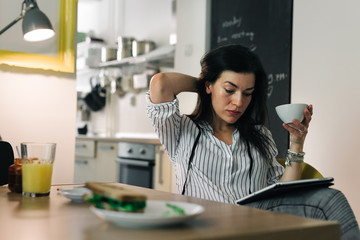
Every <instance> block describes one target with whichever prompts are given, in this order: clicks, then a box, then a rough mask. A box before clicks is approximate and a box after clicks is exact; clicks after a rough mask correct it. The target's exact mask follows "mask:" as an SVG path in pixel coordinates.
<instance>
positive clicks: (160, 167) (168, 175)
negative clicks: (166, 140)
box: [154, 145, 177, 193]
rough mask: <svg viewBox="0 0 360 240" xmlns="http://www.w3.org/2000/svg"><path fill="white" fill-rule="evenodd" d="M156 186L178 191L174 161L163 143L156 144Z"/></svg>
mask: <svg viewBox="0 0 360 240" xmlns="http://www.w3.org/2000/svg"><path fill="white" fill-rule="evenodd" d="M154 188H155V189H156V190H160V191H165V192H174V193H176V192H177V191H176V182H175V175H174V171H173V167H172V163H171V161H170V158H169V156H168V155H167V153H166V152H165V150H164V148H163V147H162V146H161V145H157V146H156V155H155V178H154Z"/></svg>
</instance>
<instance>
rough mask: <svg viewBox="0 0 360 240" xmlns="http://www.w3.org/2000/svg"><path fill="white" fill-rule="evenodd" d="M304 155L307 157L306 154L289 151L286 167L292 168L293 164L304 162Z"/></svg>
mask: <svg viewBox="0 0 360 240" xmlns="http://www.w3.org/2000/svg"><path fill="white" fill-rule="evenodd" d="M304 155H305V153H304V152H301V153H297V152H293V151H290V149H288V151H287V155H286V161H285V165H286V166H290V165H291V162H299V163H302V162H304Z"/></svg>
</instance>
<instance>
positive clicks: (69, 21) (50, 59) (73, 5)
mask: <svg viewBox="0 0 360 240" xmlns="http://www.w3.org/2000/svg"><path fill="white" fill-rule="evenodd" d="M76 9H77V0H60V19H59V23H60V26H59V32H58V37H59V41H58V42H59V44H58V52H57V55H56V56H46V55H41V54H36V53H22V52H14V51H7V50H0V64H6V65H10V66H16V67H25V68H35V69H44V70H52V71H58V72H67V73H74V72H75V52H74V44H75V43H74V37H75V36H76V33H75V29H76Z"/></svg>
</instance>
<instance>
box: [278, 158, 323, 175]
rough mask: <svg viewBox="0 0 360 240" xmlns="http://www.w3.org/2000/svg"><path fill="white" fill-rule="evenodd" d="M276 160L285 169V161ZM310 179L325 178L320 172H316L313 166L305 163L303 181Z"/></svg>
mask: <svg viewBox="0 0 360 240" xmlns="http://www.w3.org/2000/svg"><path fill="white" fill-rule="evenodd" d="M276 160H277V161H278V162H279V163H280V164H281V165H282V166H283V167H285V159H283V158H278V159H276ZM309 178H323V175H322V174H321V173H320V172H319V171H318V170H316V169H315V168H314V167H313V166H311V165H310V164H308V163H305V162H303V164H302V174H301V179H309Z"/></svg>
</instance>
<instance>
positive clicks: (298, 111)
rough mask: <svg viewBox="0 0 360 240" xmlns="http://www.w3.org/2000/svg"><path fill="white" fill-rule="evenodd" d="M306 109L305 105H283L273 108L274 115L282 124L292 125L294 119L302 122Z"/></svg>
mask: <svg viewBox="0 0 360 240" xmlns="http://www.w3.org/2000/svg"><path fill="white" fill-rule="evenodd" d="M307 107H308V105H307V104H305V103H292V104H283V105H279V106H277V107H275V110H276V113H277V115H278V116H279V118H280V119H281V120H282V121H283V122H284V123H292V120H293V119H294V118H295V119H297V120H299V122H302V120H303V119H304V110H305V109H306V108H307Z"/></svg>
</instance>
